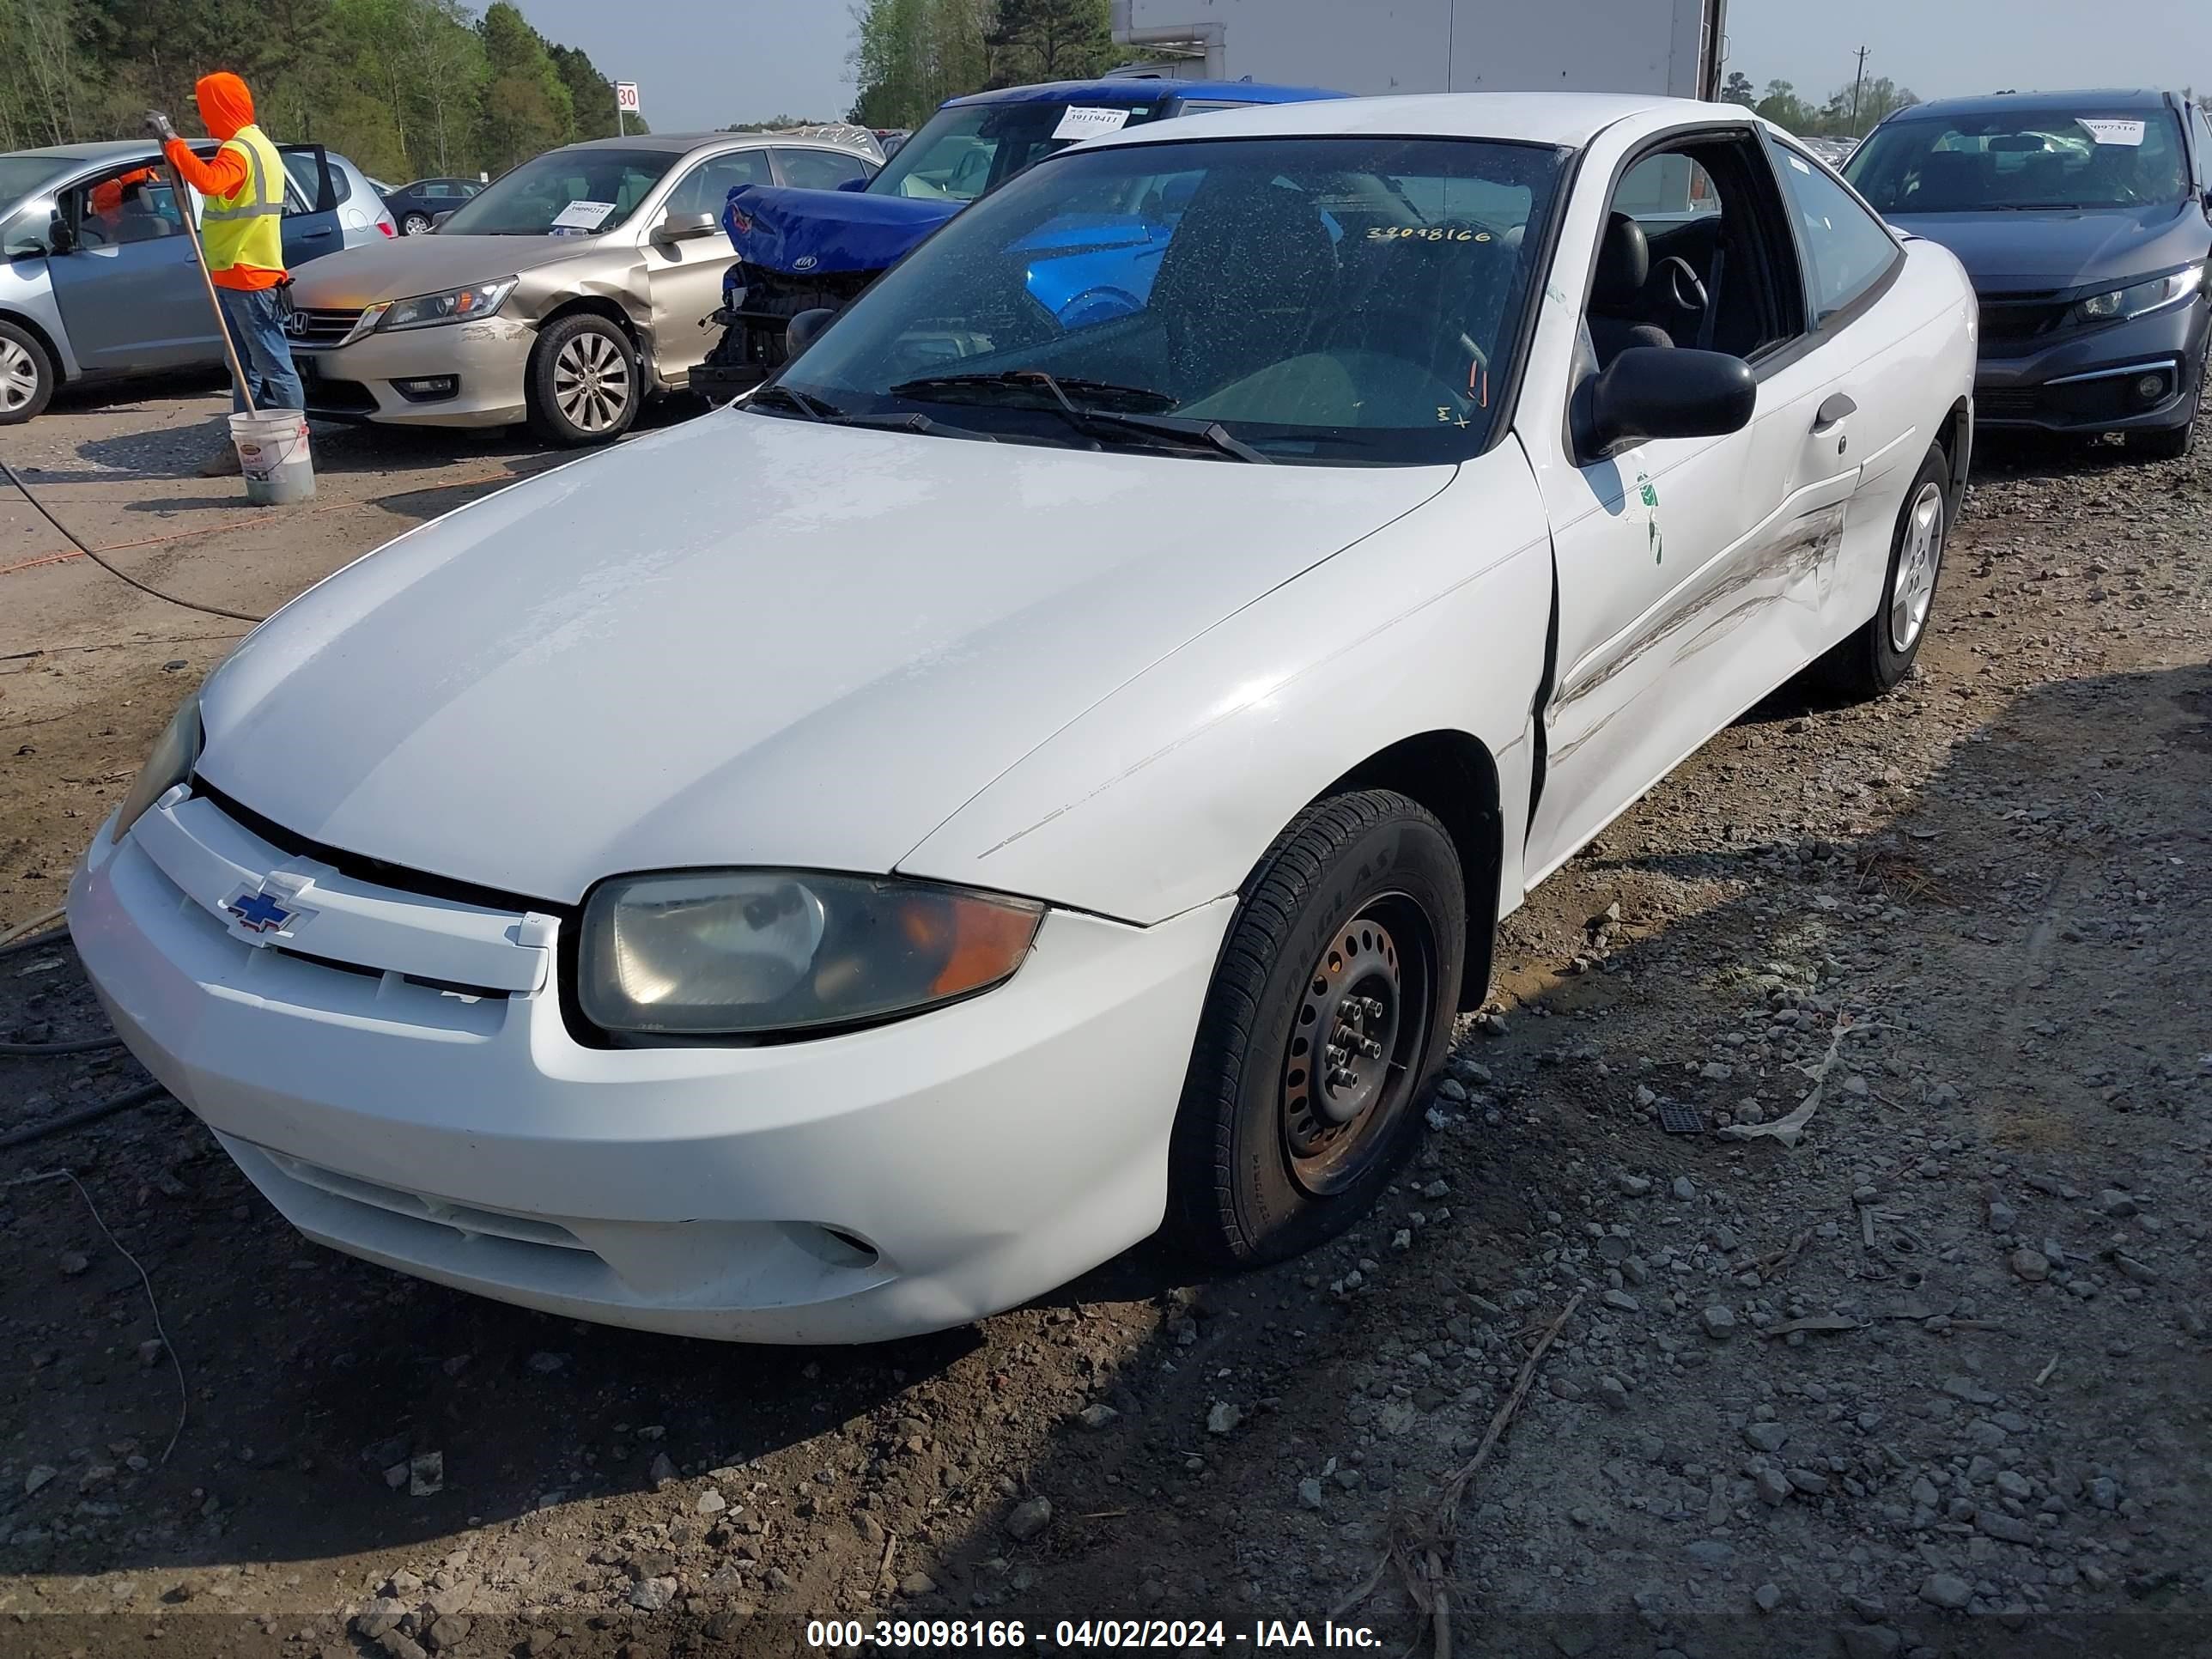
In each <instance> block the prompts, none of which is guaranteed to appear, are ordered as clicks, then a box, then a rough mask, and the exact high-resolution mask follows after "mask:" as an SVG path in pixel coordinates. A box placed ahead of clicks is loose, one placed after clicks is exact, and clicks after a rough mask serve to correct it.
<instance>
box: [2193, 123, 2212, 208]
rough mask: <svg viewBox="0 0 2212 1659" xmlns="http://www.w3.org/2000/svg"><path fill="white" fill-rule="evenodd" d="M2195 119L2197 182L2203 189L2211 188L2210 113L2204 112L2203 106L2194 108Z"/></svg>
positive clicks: (2211, 141) (2211, 137)
mask: <svg viewBox="0 0 2212 1659" xmlns="http://www.w3.org/2000/svg"><path fill="white" fill-rule="evenodd" d="M2194 114H2195V116H2196V120H2197V184H2198V185H2199V186H2201V187H2202V188H2203V189H2205V190H2212V115H2207V114H2205V112H2204V106H2203V105H2202V104H2198V105H2197V106H2195V108H2194Z"/></svg>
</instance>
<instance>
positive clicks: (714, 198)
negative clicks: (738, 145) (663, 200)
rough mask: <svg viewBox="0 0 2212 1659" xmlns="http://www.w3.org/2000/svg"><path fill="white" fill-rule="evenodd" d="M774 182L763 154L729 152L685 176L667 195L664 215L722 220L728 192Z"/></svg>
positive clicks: (765, 156)
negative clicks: (708, 216) (708, 215)
mask: <svg viewBox="0 0 2212 1659" xmlns="http://www.w3.org/2000/svg"><path fill="white" fill-rule="evenodd" d="M774 183H775V179H774V177H773V176H772V175H771V174H770V173H769V165H768V152H767V151H766V150H764V149H740V150H732V152H731V153H730V154H728V155H716V156H713V157H711V158H709V159H708V160H707V161H702V162H700V163H699V165H698V166H697V167H693V168H692V169H691V171H690V172H689V173H685V174H684V177H683V179H682V180H681V181H680V182H679V183H678V185H677V186H676V188H675V189H674V190H672V191H670V192H669V194H668V207H667V211H669V212H670V213H711V214H713V215H714V216H715V217H716V218H717V219H719V218H720V217H721V216H722V206H723V204H724V203H726V202H727V201H728V200H729V196H730V192H731V191H733V190H735V189H736V188H737V187H738V185H769V184H774Z"/></svg>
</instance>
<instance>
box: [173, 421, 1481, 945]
mask: <svg viewBox="0 0 2212 1659" xmlns="http://www.w3.org/2000/svg"><path fill="white" fill-rule="evenodd" d="M1450 476H1451V470H1450V469H1449V468H1446V467H1435V468H1392V467H1378V468H1371V469H1365V468H1363V469H1345V468H1335V467H1297V466H1272V467H1270V466H1258V465H1237V464H1235V463H1230V462H1220V461H1212V460H1205V459H1183V458H1180V457H1173V456H1160V455H1158V454H1150V455H1139V454H1129V453H1120V454H1116V453H1095V452H1091V451H1085V450H1076V449H1067V448H1058V447H1042V446H1031V445H1016V444H996V445H994V444H986V443H976V442H969V441H961V440H957V439H947V438H930V437H924V436H919V435H912V434H903V433H884V432H873V431H867V430H863V429H856V428H838V427H830V426H823V425H810V424H808V423H806V422H799V421H796V420H787V419H783V418H779V417H772V416H757V415H750V414H746V413H744V412H742V411H738V410H732V411H730V412H728V413H726V414H724V415H721V416H708V417H707V418H705V419H702V420H699V421H695V422H691V423H690V424H689V425H687V426H684V427H681V428H677V429H675V430H672V431H670V432H667V433H664V434H659V435H655V436H653V437H652V438H647V439H643V440H640V441H635V442H633V443H631V444H629V445H625V446H624V447H622V448H621V449H618V450H616V451H614V452H611V453H607V454H604V455H601V456H597V457H594V458H592V459H588V460H586V461H581V462H578V463H574V464H573V465H568V466H564V467H562V468H559V469H557V470H556V471H553V472H551V473H550V474H547V475H546V476H544V477H539V478H537V479H534V480H532V481H530V482H528V483H522V484H520V485H517V486H515V487H514V488H512V489H507V490H504V491H501V493H499V494H498V495H494V496H492V497H490V498H489V499H487V500H485V501H481V502H477V503H476V504H474V505H471V506H470V507H465V508H463V509H461V510H460V511H459V512H457V513H453V514H451V515H449V516H448V517H447V518H445V519H442V520H438V521H436V522H435V523H433V524H430V525H428V526H423V527H422V528H420V529H418V530H416V531H413V532H410V533H408V534H407V535H406V536H404V537H402V538H400V539H399V540H398V541H397V542H395V543H393V544H390V545H388V546H386V548H384V549H383V550H380V551H379V552H376V553H374V554H373V555H371V556H368V557H367V558H364V559H362V560H359V561H357V562H355V563H354V564H352V565H350V566H349V567H347V568H345V569H344V570H343V571H341V572H340V573H338V574H337V575H335V576H333V577H331V579H330V580H327V581H325V582H324V583H322V584H320V585H319V586H316V587H314V588H313V589H311V590H309V592H307V593H305V594H303V595H302V596H301V598H299V599H296V600H295V601H294V602H293V603H292V604H291V605H288V606H286V607H285V608H284V610H283V611H281V612H279V613H278V614H277V615H276V617H272V618H271V619H270V621H269V622H268V623H264V625H263V626H262V627H261V628H259V629H257V630H255V632H254V633H253V634H252V635H251V636H250V637H249V638H248V639H247V640H246V642H245V643H244V644H243V645H242V646H240V648H239V650H238V651H237V652H236V653H234V655H233V656H232V657H231V659H229V661H228V662H227V663H226V664H225V665H223V667H222V671H220V672H219V673H217V674H216V676H215V677H214V678H212V679H211V680H210V682H209V684H208V686H207V688H206V690H205V692H204V696H203V701H202V719H203V720H204V726H205V730H206V733H207V746H206V749H205V751H204V754H203V756H202V757H201V761H200V771H201V773H202V775H204V776H205V777H206V778H207V779H208V780H209V781H210V782H211V783H213V784H214V785H215V786H216V787H217V788H219V789H222V790H223V791H224V792H226V793H228V794H229V795H231V796H233V797H234V799H237V800H239V801H240V802H241V803H242V804H243V805H246V806H247V807H248V808H250V809H252V810H253V811H257V812H258V813H260V814H262V815H263V816H264V817H268V818H270V819H272V820H273V821H275V822H276V823H278V824H281V825H283V827H285V828H286V829H289V830H291V831H292V832H293V833H295V834H296V835H300V836H305V837H307V838H308V839H310V840H313V841H315V842H320V843H322V844H324V845H325V846H327V847H331V848H338V849H340V850H343V851H347V852H352V853H356V854H364V855H367V856H369V857H374V858H376V859H380V860H386V861H387V862H389V863H392V864H395V865H398V866H404V867H407V868H411V869H415V870H418V871H422V872H428V873H430V874H434V875H437V876H442V877H447V878H452V879H454V880H459V881H464V882H469V883H473V884H479V885H482V886H486V887H490V888H495V889H497V890H501V891H504V892H508V893H513V894H518V895H522V896H528V897H532V898H535V899H539V900H543V901H549V902H574V901H575V900H577V899H578V898H580V896H582V895H583V893H584V891H585V890H586V889H587V888H588V887H589V886H591V884H592V883H593V882H595V881H597V880H599V879H600V878H603V877H605V876H608V875H611V874H616V873H619V872H624V871H633V870H650V869H663V868H672V867H684V866H706V865H716V864H732V863H735V864H746V863H763V864H789V865H803V866H813V867H817V868H835V869H846V870H857V871H869V872H882V871H888V870H890V869H891V868H892V867H893V866H895V865H896V862H897V860H899V858H900V857H901V856H902V854H905V853H906V852H907V851H908V849H909V848H913V847H914V846H915V845H916V844H917V843H919V842H921V840H922V839H923V838H924V837H925V836H927V835H928V833H929V832H930V831H931V830H932V829H934V828H936V827H937V826H938V825H939V823H943V822H944V821H945V819H946V818H948V817H951V814H952V813H953V812H955V811H957V810H958V808H959V807H960V806H961V805H963V803H965V802H966V801H967V800H969V799H970V798H971V797H973V796H974V795H975V793H976V792H977V791H978V790H980V789H981V788H982V787H984V786H985V785H987V784H988V783H989V782H990V781H992V780H993V779H994V778H995V777H997V776H998V775H1000V773H1002V772H1004V771H1005V770H1006V769H1007V768H1008V767H1010V766H1012V765H1013V764H1014V763H1016V762H1017V761H1018V760H1020V759H1021V758H1022V757H1024V755H1026V754H1028V753H1029V752H1030V750H1033V749H1034V748H1036V746H1037V745H1038V744H1041V743H1042V742H1043V741H1044V740H1045V739H1047V738H1049V737H1051V736H1052V735H1053V734H1054V732H1057V731H1059V730H1060V728H1061V727H1063V726H1066V724H1067V723H1068V722H1069V721H1070V720H1073V719H1075V718H1076V717H1077V716H1078V715H1079V714H1082V713H1083V711H1084V710H1085V709H1086V708H1090V707H1091V705H1092V704H1094V703H1096V702H1098V701H1099V700H1100V699H1101V698H1103V697H1104V696H1107V695H1108V694H1109V693H1110V692H1111V691H1113V690H1115V688H1117V687H1118V686H1120V685H1121V684H1125V683H1126V682H1127V681H1128V680H1129V679H1131V678H1133V677H1134V676H1136V675H1138V674H1139V673H1142V672H1143V671H1145V669H1146V667H1147V666H1149V665H1152V664H1153V663H1155V662H1157V661H1158V660H1159V659H1161V658H1162V657H1164V656H1165V655H1166V654H1167V653H1170V652H1172V651H1174V650H1175V649H1176V647H1180V646H1182V645H1183V644H1185V643H1186V642H1187V641H1189V640H1190V639H1192V638H1193V637H1194V635H1198V634H1200V633H1201V632H1203V631H1204V630H1205V629H1207V628H1208V627H1210V626H1212V624H1214V623H1217V622H1218V621H1220V620H1221V619H1222V618H1223V617H1226V616H1228V615H1230V614H1231V613H1232V612H1234V611H1237V609H1239V608H1240V607H1242V606H1243V605H1248V604H1249V603H1251V602H1252V601H1253V600H1255V599H1258V598H1259V597H1261V595H1263V594H1265V593H1266V592H1268V591H1269V590H1270V589H1272V588H1273V587H1276V586H1279V585H1280V584H1281V583H1283V582H1285V581H1287V580H1291V578H1293V577H1295V576H1296V575H1297V574H1299V572H1301V571H1302V570H1304V569H1306V568H1310V566H1312V565H1313V564H1315V563H1316V562H1320V561H1321V560H1323V559H1326V558H1327V557H1328V556H1330V555H1332V554H1334V553H1335V552H1337V551H1339V550H1341V549H1343V548H1345V547H1346V546H1347V545H1349V544H1352V542H1355V541H1357V540H1358V539H1359V538H1361V537H1363V536H1364V535H1367V534H1368V533H1370V532H1372V531H1374V530H1376V529H1377V528H1379V527H1380V526H1383V525H1384V524H1386V523H1388V522H1389V521H1390V520H1393V519H1395V518H1396V517H1398V516H1400V515H1401V514H1402V513H1406V512H1407V511H1409V510H1410V509H1412V508H1413V507H1416V506H1418V505H1419V503H1421V502H1422V501H1425V500H1426V499H1428V498H1429V497H1430V496H1431V495H1434V494H1435V493H1436V492H1437V490H1439V489H1442V488H1443V485H1444V483H1446V482H1447V481H1448V480H1449V477H1450ZM1314 625H1315V626H1316V627H1317V628H1319V627H1326V626H1327V619H1326V618H1322V617H1316V618H1315V619H1314ZM1041 896H1045V897H1050V896H1051V895H1049V894H1044V895H1041Z"/></svg>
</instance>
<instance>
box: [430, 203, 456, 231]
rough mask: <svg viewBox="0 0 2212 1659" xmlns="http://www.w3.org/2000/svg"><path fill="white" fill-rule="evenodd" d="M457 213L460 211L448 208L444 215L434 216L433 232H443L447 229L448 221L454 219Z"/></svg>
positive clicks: (432, 218) (431, 222)
mask: <svg viewBox="0 0 2212 1659" xmlns="http://www.w3.org/2000/svg"><path fill="white" fill-rule="evenodd" d="M456 211H458V210H456V209H453V208H447V210H445V211H444V212H443V213H434V214H432V215H431V216H430V228H431V229H433V230H443V229H444V228H446V221H447V220H448V219H450V218H452V217H453V215H454V213H455V212H456Z"/></svg>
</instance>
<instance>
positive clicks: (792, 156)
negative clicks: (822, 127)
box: [775, 149, 871, 190]
mask: <svg viewBox="0 0 2212 1659" xmlns="http://www.w3.org/2000/svg"><path fill="white" fill-rule="evenodd" d="M775 159H776V163H777V165H778V166H780V167H782V169H783V181H784V183H786V184H787V185H791V186H792V188H793V189H794V190H836V188H837V187H838V186H839V185H844V184H848V183H850V182H851V181H852V180H853V179H865V178H866V177H867V176H868V174H869V172H870V171H871V169H870V167H869V166H868V162H867V158H866V156H861V155H847V154H846V153H844V152H843V151H842V150H834V149H779V150H777V151H776V153H775Z"/></svg>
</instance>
